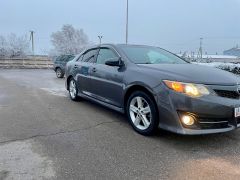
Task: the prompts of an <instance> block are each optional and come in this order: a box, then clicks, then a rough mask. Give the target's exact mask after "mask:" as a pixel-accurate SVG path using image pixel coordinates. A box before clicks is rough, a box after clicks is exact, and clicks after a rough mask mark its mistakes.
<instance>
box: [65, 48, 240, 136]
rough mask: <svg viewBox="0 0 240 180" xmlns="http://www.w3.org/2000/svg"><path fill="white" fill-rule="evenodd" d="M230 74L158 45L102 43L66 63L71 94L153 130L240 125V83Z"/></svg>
mask: <svg viewBox="0 0 240 180" xmlns="http://www.w3.org/2000/svg"><path fill="white" fill-rule="evenodd" d="M239 83H240V82H239V78H238V77H237V76H235V75H233V74H232V73H229V72H226V71H223V70H220V69H216V68H212V67H204V66H200V65H195V64H191V63H188V62H186V61H185V60H183V59H181V58H180V57H178V56H176V55H174V54H172V53H170V52H168V51H166V50H163V49H161V48H158V47H151V46H137V45H112V44H109V45H101V46H100V47H99V46H95V47H92V48H90V49H87V50H86V51H84V52H82V53H81V54H80V55H78V56H77V57H76V58H75V59H74V60H72V61H71V62H69V63H67V67H66V87H67V90H68V91H69V94H70V98H71V99H72V100H77V99H78V97H81V98H85V99H89V100H92V101H95V102H97V103H99V104H102V105H104V106H106V107H108V108H111V109H114V110H117V111H119V112H123V113H126V115H127V116H128V119H129V122H130V124H131V125H132V126H133V128H134V129H135V130H136V131H137V132H139V133H141V134H143V135H149V134H152V133H153V132H154V131H155V130H156V129H158V127H159V128H161V129H165V130H168V131H172V132H175V133H179V134H189V135H197V134H209V133H220V132H226V131H231V130H234V129H237V128H238V127H240V101H239V100H240V84H239Z"/></svg>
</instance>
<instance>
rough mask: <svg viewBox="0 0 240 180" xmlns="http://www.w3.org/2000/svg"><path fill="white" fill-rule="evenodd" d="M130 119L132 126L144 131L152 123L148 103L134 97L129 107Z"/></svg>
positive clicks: (138, 97)
mask: <svg viewBox="0 0 240 180" xmlns="http://www.w3.org/2000/svg"><path fill="white" fill-rule="evenodd" d="M129 113H130V118H131V120H132V122H133V125H134V126H135V127H136V128H138V129H140V130H146V129H147V128H148V127H149V126H150V124H151V121H152V112H151V108H150V105H149V104H148V102H147V101H146V100H145V99H144V98H143V97H140V96H137V97H134V98H133V99H132V100H131V102H130V106H129Z"/></svg>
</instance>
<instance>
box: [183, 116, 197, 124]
mask: <svg viewBox="0 0 240 180" xmlns="http://www.w3.org/2000/svg"><path fill="white" fill-rule="evenodd" d="M181 120H182V123H183V124H184V125H187V126H192V125H193V124H194V118H193V117H192V116H189V115H184V116H182V118H181Z"/></svg>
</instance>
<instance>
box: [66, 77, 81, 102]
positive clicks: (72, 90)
mask: <svg viewBox="0 0 240 180" xmlns="http://www.w3.org/2000/svg"><path fill="white" fill-rule="evenodd" d="M68 87H69V90H68V92H69V97H70V99H71V100H73V101H78V100H79V97H78V89H77V83H76V81H75V80H74V79H73V78H71V79H70V80H69V84H68Z"/></svg>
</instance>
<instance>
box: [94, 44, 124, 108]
mask: <svg viewBox="0 0 240 180" xmlns="http://www.w3.org/2000/svg"><path fill="white" fill-rule="evenodd" d="M118 57H119V56H118V54H117V53H116V52H115V51H114V50H112V49H110V48H100V50H99V53H98V56H97V59H96V63H95V64H94V66H93V70H92V73H91V77H92V81H91V86H92V87H91V89H93V91H92V93H93V95H94V96H95V98H97V99H98V100H101V101H104V102H106V103H109V104H112V105H115V106H118V107H121V104H122V102H123V98H122V97H123V73H124V72H123V68H119V67H113V66H108V65H105V62H106V61H107V60H109V59H113V58H118Z"/></svg>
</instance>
